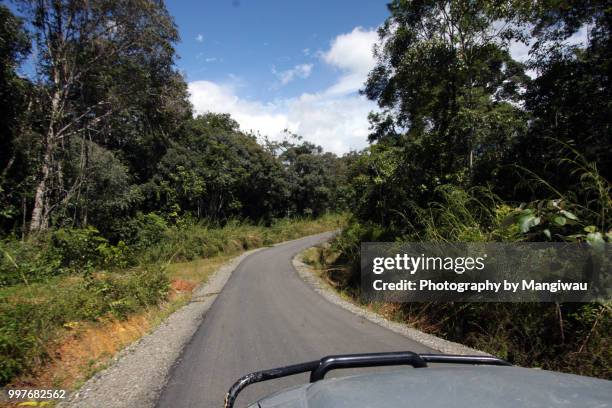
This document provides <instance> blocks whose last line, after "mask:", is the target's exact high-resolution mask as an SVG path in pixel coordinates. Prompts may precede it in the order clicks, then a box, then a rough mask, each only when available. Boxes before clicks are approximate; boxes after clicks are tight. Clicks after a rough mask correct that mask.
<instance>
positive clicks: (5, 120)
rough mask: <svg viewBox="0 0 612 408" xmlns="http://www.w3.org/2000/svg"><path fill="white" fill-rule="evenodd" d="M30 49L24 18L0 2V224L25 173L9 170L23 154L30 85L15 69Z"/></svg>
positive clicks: (13, 208) (8, 216)
mask: <svg viewBox="0 0 612 408" xmlns="http://www.w3.org/2000/svg"><path fill="white" fill-rule="evenodd" d="M29 51H30V41H29V38H28V36H27V33H26V31H25V29H24V24H23V21H22V20H21V19H19V18H17V17H16V16H14V15H13V14H12V13H11V11H10V10H9V9H8V8H7V7H5V6H3V5H0V208H1V209H0V223H2V222H3V221H4V220H5V219H12V218H13V217H14V216H15V214H16V213H17V212H18V211H17V209H16V208H19V205H20V204H21V203H19V202H18V200H16V197H14V196H11V195H12V193H14V192H15V191H16V190H17V188H16V187H17V185H18V184H19V182H20V181H22V179H23V178H24V174H17V175H14V174H12V173H14V170H15V169H16V168H17V167H18V166H17V165H16V163H17V162H18V161H19V159H20V155H21V153H23V152H22V151H20V149H19V146H18V140H17V138H18V135H19V133H20V129H19V127H20V126H21V125H22V124H23V115H22V112H24V110H26V106H27V91H28V88H29V86H28V85H29V84H28V82H27V81H26V80H24V79H22V78H20V77H19V76H18V75H17V72H16V70H17V67H18V66H19V64H20V62H21V61H22V60H23V59H24V58H25V56H26V55H27V54H28V53H29ZM17 173H19V171H17ZM13 176H17V179H14V177H13ZM20 179H21V180H20ZM8 184H12V185H8ZM16 201H17V202H16Z"/></svg>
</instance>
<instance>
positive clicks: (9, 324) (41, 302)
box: [0, 268, 168, 384]
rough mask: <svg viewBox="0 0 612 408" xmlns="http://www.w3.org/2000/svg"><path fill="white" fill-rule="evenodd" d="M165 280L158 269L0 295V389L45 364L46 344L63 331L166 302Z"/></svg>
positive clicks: (17, 289)
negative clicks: (80, 323) (72, 324)
mask: <svg viewBox="0 0 612 408" xmlns="http://www.w3.org/2000/svg"><path fill="white" fill-rule="evenodd" d="M167 289H168V278H167V277H166V275H165V274H164V272H163V270H161V269H160V268H150V269H142V270H135V271H131V272H129V273H124V274H93V275H88V276H87V277H80V278H78V279H69V280H68V279H62V280H57V279H55V280H51V281H49V282H48V283H44V284H35V285H31V286H30V285H22V286H16V287H13V288H8V289H4V290H2V293H1V296H0V298H1V300H0V356H1V358H0V383H3V384H4V383H6V382H7V381H9V380H10V379H11V378H13V377H14V376H15V375H16V374H18V373H19V372H21V371H23V370H24V369H27V368H28V367H31V366H32V365H34V364H36V363H39V362H40V361H41V359H42V360H44V359H45V358H46V357H47V355H46V347H45V344H46V343H48V342H49V341H51V340H52V339H53V338H54V337H55V336H56V335H57V333H58V331H59V330H60V329H61V328H62V326H63V325H65V324H67V323H70V322H75V321H83V320H96V319H98V318H101V317H103V316H107V315H109V314H110V315H113V316H115V317H117V318H124V317H126V316H127V315H128V314H129V313H133V312H135V311H137V310H140V309H141V308H143V307H147V306H152V305H155V304H157V303H158V302H160V301H161V300H163V299H164V298H165V297H166V294H167Z"/></svg>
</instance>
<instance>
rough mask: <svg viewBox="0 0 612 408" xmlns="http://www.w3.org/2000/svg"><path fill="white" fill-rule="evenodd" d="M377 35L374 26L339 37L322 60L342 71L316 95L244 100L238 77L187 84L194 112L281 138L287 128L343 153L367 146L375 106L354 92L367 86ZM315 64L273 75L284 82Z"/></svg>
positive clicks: (323, 53) (299, 66)
mask: <svg viewBox="0 0 612 408" xmlns="http://www.w3.org/2000/svg"><path fill="white" fill-rule="evenodd" d="M376 39H377V36H376V33H375V31H373V30H364V29H363V28H361V27H357V28H355V29H354V30H353V31H352V32H350V33H347V34H342V35H339V36H338V37H336V38H335V39H334V40H332V41H331V43H330V48H329V50H327V51H326V52H322V53H319V56H320V57H321V59H322V61H323V62H324V63H326V64H329V65H331V66H333V67H335V68H337V69H338V70H339V71H340V76H339V78H338V80H337V81H336V83H334V84H333V85H332V86H331V87H329V88H327V89H323V90H321V91H319V92H315V93H304V94H302V95H300V96H298V97H294V98H283V99H278V100H275V101H274V102H272V103H264V102H261V101H256V100H250V99H245V98H241V97H239V96H238V95H237V92H236V90H237V88H238V85H237V83H238V82H237V79H236V80H234V79H231V80H230V81H229V82H228V83H215V82H210V81H195V82H191V83H189V92H190V94H191V97H190V99H191V102H192V104H193V106H194V109H195V111H196V113H204V112H207V111H211V112H220V113H223V112H227V113H230V114H231V115H232V117H233V118H234V119H236V121H238V123H239V124H240V126H241V128H242V129H243V130H245V131H255V132H259V133H260V134H262V135H267V136H269V137H270V138H272V139H276V140H279V139H280V138H282V137H283V130H284V129H289V130H290V131H292V132H294V133H297V134H299V135H302V136H304V138H305V139H306V140H308V141H310V142H312V143H315V144H318V145H321V146H323V148H324V149H325V150H326V151H332V152H334V153H338V154H342V153H346V152H348V151H350V150H353V149H362V148H364V147H365V146H367V135H368V133H369V131H368V120H367V116H368V113H369V112H370V111H371V110H374V109H376V104H375V103H374V102H372V101H369V100H367V99H366V98H365V97H363V96H361V95H358V94H356V91H357V90H359V89H360V88H362V87H363V83H364V81H365V79H366V78H367V74H368V72H369V70H370V69H371V68H372V67H373V66H374V57H373V56H372V47H373V44H374V43H375V41H376ZM311 72H312V64H301V65H296V66H295V67H293V68H292V69H290V70H287V71H282V72H277V71H276V70H273V73H274V74H275V75H277V77H278V78H279V81H280V82H281V83H283V84H286V83H288V82H290V81H291V80H294V79H296V78H305V77H308V76H309V75H310V73H311Z"/></svg>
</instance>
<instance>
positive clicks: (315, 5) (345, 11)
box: [167, 0, 586, 154]
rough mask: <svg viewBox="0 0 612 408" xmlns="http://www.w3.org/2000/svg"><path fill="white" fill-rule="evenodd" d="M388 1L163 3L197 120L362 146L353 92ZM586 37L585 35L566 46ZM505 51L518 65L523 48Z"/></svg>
mask: <svg viewBox="0 0 612 408" xmlns="http://www.w3.org/2000/svg"><path fill="white" fill-rule="evenodd" d="M386 3H387V0H383V1H381V0H333V1H329V0H328V1H322V0H308V1H288V0H284V1H277V0H259V1H256V0H214V1H212V0H209V1H186V0H168V1H167V7H168V9H169V11H170V13H171V14H172V15H173V16H174V18H175V21H176V23H177V25H178V28H179V32H180V35H181V42H180V43H179V44H178V45H177V51H178V54H179V55H180V57H181V58H180V59H179V60H178V62H177V65H178V68H179V69H180V70H181V72H182V73H183V74H184V75H185V78H186V80H187V82H188V84H189V92H190V95H191V96H190V99H191V102H192V104H193V106H194V110H195V112H196V114H198V113H204V112H207V111H211V112H220V113H230V114H231V115H232V117H233V118H234V119H236V120H237V121H238V123H239V124H240V126H241V128H242V130H244V131H252V132H255V133H259V134H260V135H262V136H263V135H265V136H267V137H269V138H270V139H272V140H279V139H282V138H283V131H284V130H285V129H287V130H289V131H291V132H293V133H297V134H299V135H301V136H303V137H304V139H306V140H308V141H310V142H313V143H315V144H318V145H321V146H323V148H324V149H325V150H326V151H331V152H334V153H337V154H342V153H346V152H348V151H350V150H360V149H362V148H364V147H366V146H367V135H368V133H369V130H368V128H369V125H368V121H367V116H368V113H369V112H370V111H372V110H375V109H376V104H375V103H374V102H372V101H369V100H367V99H366V98H365V97H363V96H361V95H359V93H358V91H359V89H361V88H363V83H364V81H365V79H366V78H367V74H368V72H369V71H370V69H371V68H372V67H373V66H374V58H373V56H372V48H373V45H374V44H375V43H376V41H377V38H378V37H377V34H376V28H377V27H378V26H380V25H381V24H382V23H383V22H384V20H385V19H386V18H387V16H388V11H387V7H386ZM585 39H586V30H585V29H583V30H580V32H578V33H576V34H575V35H574V36H573V37H572V38H570V39H569V42H570V43H580V42H582V43H584V41H585ZM510 52H511V54H512V56H513V57H514V58H515V59H517V60H519V61H522V62H524V61H525V60H526V59H527V58H528V52H529V46H526V45H524V44H520V43H514V44H511V47H510ZM527 73H528V74H529V75H531V76H532V77H533V76H535V75H536V73H535V72H533V71H528V72H527Z"/></svg>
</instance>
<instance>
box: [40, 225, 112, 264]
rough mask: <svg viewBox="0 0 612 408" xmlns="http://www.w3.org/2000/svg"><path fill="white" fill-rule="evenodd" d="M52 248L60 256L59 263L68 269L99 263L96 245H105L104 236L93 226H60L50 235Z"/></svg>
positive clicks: (99, 257)
mask: <svg viewBox="0 0 612 408" xmlns="http://www.w3.org/2000/svg"><path fill="white" fill-rule="evenodd" d="M51 243H52V246H53V249H55V250H56V251H57V253H58V254H59V255H60V257H61V265H62V266H63V267H67V268H70V269H79V268H82V267H85V266H88V265H97V264H99V263H100V260H101V255H100V252H99V251H98V247H100V246H101V245H107V244H108V241H107V239H106V238H104V237H102V236H101V235H100V232H99V231H98V230H97V229H96V228H94V227H86V228H78V229H77V228H70V229H68V228H62V229H59V230H57V231H55V232H54V233H53V234H52V235H51Z"/></svg>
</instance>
